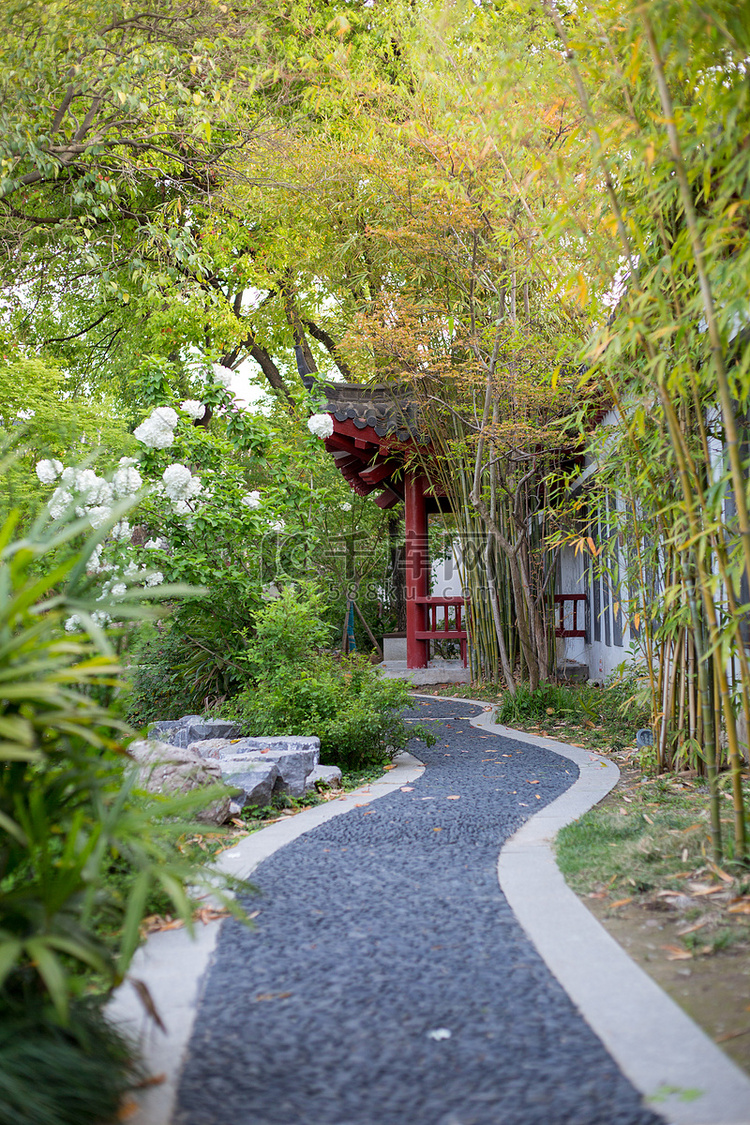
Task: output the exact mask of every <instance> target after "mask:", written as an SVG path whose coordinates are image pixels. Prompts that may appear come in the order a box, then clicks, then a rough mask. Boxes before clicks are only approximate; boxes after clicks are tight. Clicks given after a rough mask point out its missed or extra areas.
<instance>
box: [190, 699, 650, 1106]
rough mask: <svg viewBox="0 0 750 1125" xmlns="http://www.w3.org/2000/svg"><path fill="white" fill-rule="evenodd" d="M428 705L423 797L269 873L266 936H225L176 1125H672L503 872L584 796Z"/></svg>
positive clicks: (414, 795) (235, 928)
mask: <svg viewBox="0 0 750 1125" xmlns="http://www.w3.org/2000/svg"><path fill="white" fill-rule="evenodd" d="M480 710H481V709H480V708H479V707H476V708H472V707H470V706H468V705H467V704H458V703H440V702H435V703H428V704H422V705H417V706H416V708H415V712H414V714H415V715H418V717H419V718H420V719H425V718H431V719H436V720H440V721H439V722H438V723H436V726H435V730H436V733H437V734H438V738H439V741H438V742H437V743H436V744H435V745H434V746H433V747H432V748H430V749H429V750H427V749H425V747H424V745H423V744H422V743H417V744H416V745H415V748H414V752H415V753H416V754H417V755H418V756H419V757H420V758H421V759H422V760H423V761H424V762H425V763H426V764H427V769H426V771H425V773H424V774H423V776H422V777H421V778H420V779H419V780H418V781H417V782H415V783H414V786H413V787H411V788H410V791H408V792H404V791H401V792H398V793H395V794H393V795H392V796H389V797H384V798H383V799H381V800H379V801H377V802H376V803H375V804H373V805H371V806H370V807H369V808H367V809H364V808H363V809H361V810H360V809H357V810H355V811H354V812H350V813H348V814H347V815H346V816H342V817H337V818H335V819H334V820H332V821H330V822H328V823H326V824H324V825H322V826H320V827H319V828H317V829H315V830H313V831H312V832H310V833H309V834H307V835H305V836H303V837H301V838H300V839H299V840H297V841H296V842H294V843H292V844H289V845H288V846H287V847H285V848H282V850H281V851H280V852H278V853H277V854H276V855H274V856H273V857H271V859H269V860H266V861H265V863H263V865H262V866H261V867H260V869H259V870H258V873H257V875H256V876H255V877H254V878H255V882H256V883H257V885H258V886H259V887H260V889H261V891H262V897H261V898H254V899H253V900H252V903H251V909H253V910H258V909H259V910H260V914H259V915H258V917H257V919H256V926H257V928H256V929H255V930H248V929H246V928H244V927H242V926H240V925H238V924H237V923H236V922H234V921H233V920H228V921H227V922H226V923H225V924H224V927H223V929H222V932H221V936H220V939H219V944H218V949H217V953H216V956H215V959H214V963H213V965H212V967H211V969H210V972H209V975H208V978H207V982H206V986H205V989H204V996H203V999H202V1001H201V1004H200V1006H199V1009H198V1016H197V1020H196V1024H195V1030H194V1032H193V1036H192V1039H191V1042H190V1047H189V1052H188V1057H187V1062H186V1065H185V1067H184V1069H183V1073H182V1078H181V1081H180V1086H179V1091H178V1102H177V1110H176V1114H175V1118H174V1120H175V1122H176V1123H179V1125H658V1123H659V1122H661V1121H662V1119H661V1118H660V1117H657V1116H656V1115H655V1114H653V1113H652V1112H651V1111H650V1110H648V1109H646V1108H644V1107H643V1106H642V1104H641V1101H640V1097H639V1095H638V1094H637V1093H636V1091H635V1090H634V1089H633V1087H632V1086H631V1085H630V1083H629V1082H628V1081H627V1080H626V1079H625V1078H624V1077H623V1075H622V1074H621V1072H620V1071H619V1070H618V1068H617V1066H616V1065H615V1063H614V1062H613V1060H612V1059H611V1058H610V1056H609V1055H608V1054H607V1053H606V1051H605V1050H604V1047H603V1046H602V1045H601V1043H600V1042H599V1040H598V1039H597V1038H596V1037H595V1036H594V1034H593V1032H592V1031H591V1030H590V1029H589V1028H588V1026H587V1025H586V1024H585V1023H584V1021H583V1020H582V1018H581V1017H580V1016H579V1015H578V1013H577V1012H576V1010H575V1009H574V1007H573V1005H572V1004H571V1002H570V1000H569V999H568V997H567V996H566V994H565V993H564V992H563V991H562V989H561V988H560V986H559V985H558V984H557V982H556V980H555V979H554V978H553V977H552V976H551V975H550V973H549V971H548V970H547V968H546V967H545V965H544V964H543V962H542V961H541V959H540V958H539V957H538V956H537V954H536V952H535V950H534V948H533V947H532V945H531V944H530V942H529V941H528V939H527V938H526V936H525V934H524V933H523V931H522V930H521V928H520V926H519V925H518V923H517V922H516V921H515V918H514V916H513V914H512V913H511V911H510V908H509V907H508V905H507V903H506V901H505V899H504V898H503V895H502V893H501V891H500V889H499V886H498V882H497V876H496V862H497V855H498V852H499V850H500V847H501V846H502V843H503V841H504V840H505V839H507V837H508V836H510V835H512V833H513V832H514V831H515V830H516V828H518V826H519V825H520V824H521V823H522V821H523V820H524V819H525V818H526V817H527V816H530V815H531V814H532V813H534V812H536V811H537V810H538V809H539V808H541V807H542V806H543V805H545V804H548V803H549V802H550V801H552V800H553V799H554V798H555V797H557V796H558V795H559V794H560V793H562V792H563V791H564V790H565V789H566V788H567V787H568V785H570V784H571V783H572V782H573V780H574V779H575V776H576V767H575V766H574V765H573V764H572V763H571V762H569V761H566V760H565V759H563V758H560V757H558V756H557V755H556V754H553V753H551V752H550V751H547V750H543V749H541V748H539V749H537V748H535V747H531V746H528V745H524V744H522V743H517V742H513V741H512V740H508V739H504V738H501V737H499V736H497V735H488V734H482V733H481V732H479V731H477V730H476V729H475V728H473V727H471V726H470V725H469V721H468V718H469V717H470V716H471V715H473V714H476V713H478V712H479V711H480Z"/></svg>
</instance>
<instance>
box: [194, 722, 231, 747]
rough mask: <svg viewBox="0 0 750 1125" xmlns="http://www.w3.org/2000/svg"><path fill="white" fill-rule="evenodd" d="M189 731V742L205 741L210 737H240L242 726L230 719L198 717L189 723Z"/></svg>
mask: <svg viewBox="0 0 750 1125" xmlns="http://www.w3.org/2000/svg"><path fill="white" fill-rule="evenodd" d="M187 733H188V736H189V743H190V742H203V741H205V740H206V739H209V738H239V737H240V728H239V727H238V726H237V724H236V723H233V722H230V720H229V719H198V720H197V721H195V720H193V721H192V722H190V723H188V724H187ZM189 743H188V744H189Z"/></svg>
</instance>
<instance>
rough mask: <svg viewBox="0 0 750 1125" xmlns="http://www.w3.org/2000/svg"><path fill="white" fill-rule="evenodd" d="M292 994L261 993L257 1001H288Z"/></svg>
mask: <svg viewBox="0 0 750 1125" xmlns="http://www.w3.org/2000/svg"><path fill="white" fill-rule="evenodd" d="M291 995H292V994H291V992H259V993H258V995H257V996H256V997H255V999H256V1000H287V999H288V998H289V997H290V996H291Z"/></svg>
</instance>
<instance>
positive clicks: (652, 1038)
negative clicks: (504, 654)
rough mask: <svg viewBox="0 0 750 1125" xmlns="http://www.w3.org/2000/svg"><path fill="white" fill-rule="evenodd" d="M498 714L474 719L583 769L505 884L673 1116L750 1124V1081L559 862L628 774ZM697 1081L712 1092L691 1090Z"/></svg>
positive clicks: (537, 822) (544, 813)
mask: <svg viewBox="0 0 750 1125" xmlns="http://www.w3.org/2000/svg"><path fill="white" fill-rule="evenodd" d="M423 698H425V699H435V698H439V697H436V696H433V695H430V696H424V697H423ZM442 698H443V699H444V700H445V702H449V703H466V704H471V705H473V706H476V705H477V700H472V699H458V698H456V697H455V696H450V697H449V696H444V697H442ZM493 714H494V711H493V710H492V709H491V708H489V709H488V710H486V711H485V712H484V713H483V714H481V715H478V716H475V717H474V718H472V719H471V720H470V721H471V724H472V726H477V727H480V728H481V729H483V730H487V731H490V732H491V733H493V734H499V735H502V736H504V737H505V738H513V739H515V740H516V741H517V742H528V743H532V744H533V745H535V746H542V747H544V748H545V749H547V750H552V751H553V752H554V753H556V754H560V755H562V756H563V757H565V758H568V759H569V760H570V761H572V762H574V763H575V764H576V765H577V766H578V769H579V771H580V776H579V778H578V780H577V781H576V782H574V783H573V785H572V786H571V787H570V788H569V789H568V790H567V791H566V792H565V793H563V794H562V796H560V797H558V798H557V799H556V800H555V801H553V802H552V803H551V804H550V805H548V806H547V807H546V808H544V809H541V810H540V811H539V812H538V813H536V814H535V815H534V816H532V817H531V818H530V819H529V820H527V821H526V823H525V824H524V825H523V826H522V827H521V828H520V829H519V830H518V832H516V834H515V835H514V836H513V837H511V839H510V840H508V842H507V843H506V844H505V846H504V847H503V849H502V851H501V853H500V856H499V859H498V880H499V882H500V887H501V889H502V891H503V894H504V895H505V897H506V899H507V900H508V903H509V904H510V907H511V909H512V910H513V913H514V914H515V915H516V917H517V918H518V921H519V922H520V924H521V926H522V927H523V928H524V930H525V931H526V933H527V934H528V936H529V937H530V938H531V940H532V942H533V943H534V945H535V946H536V948H537V950H538V951H539V954H540V955H541V957H542V958H543V959H544V961H545V962H546V964H547V966H548V968H549V969H550V971H551V972H552V973H553V974H554V975H555V976H556V977H557V979H558V980H559V982H560V984H561V985H562V986H563V988H564V989H565V991H566V992H567V993H568V995H569V996H570V997H571V999H572V1000H573V1002H574V1003H575V1004H576V1006H577V1007H578V1009H579V1011H580V1012H581V1014H582V1016H583V1017H584V1019H585V1020H586V1022H587V1023H588V1024H589V1026H590V1027H591V1028H592V1030H593V1031H594V1032H595V1033H596V1034H597V1035H598V1037H599V1038H600V1039H601V1040H602V1042H603V1043H604V1045H605V1047H606V1048H607V1050H608V1051H609V1053H610V1054H611V1055H612V1057H613V1058H614V1059H615V1061H616V1062H617V1064H618V1066H619V1067H620V1069H621V1070H622V1071H623V1073H624V1074H625V1075H626V1076H627V1077H628V1078H629V1079H630V1081H631V1082H632V1083H633V1085H634V1086H635V1087H636V1089H638V1090H639V1091H640V1092H641V1093H642V1094H643V1095H644V1097H645V1099H646V1101H647V1103H648V1104H649V1105H650V1106H651V1107H652V1108H653V1109H654V1110H655V1111H656V1112H657V1113H661V1114H663V1115H664V1116H665V1117H666V1118H667V1119H668V1121H669V1122H670V1125H750V1080H749V1079H748V1078H747V1077H746V1076H745V1075H744V1074H743V1073H742V1071H741V1070H740V1069H739V1068H738V1067H737V1066H735V1064H734V1063H733V1062H732V1061H731V1059H729V1058H728V1057H727V1056H726V1055H725V1054H724V1052H723V1051H721V1050H720V1049H719V1047H717V1046H716V1044H715V1043H713V1042H712V1040H711V1039H709V1038H708V1036H707V1035H706V1034H705V1033H704V1032H703V1031H702V1030H701V1029H700V1028H699V1027H698V1025H697V1024H696V1023H694V1022H693V1020H691V1019H690V1017H689V1016H688V1015H687V1014H686V1013H685V1012H683V1010H682V1009H681V1008H680V1007H679V1006H678V1005H677V1004H676V1003H675V1002H674V1001H673V1000H672V999H671V998H670V997H669V996H668V995H667V994H666V992H664V991H662V989H661V988H660V987H659V986H658V985H657V984H656V983H655V982H654V981H653V980H652V979H651V977H649V976H648V975H647V974H646V973H645V972H644V971H643V970H642V969H641V968H640V967H639V966H638V965H637V964H636V963H635V961H633V960H631V958H630V957H629V956H628V955H627V953H626V952H625V951H624V949H623V948H622V947H621V946H620V945H619V944H618V943H617V942H616V941H615V940H614V938H612V937H611V936H610V935H609V934H608V933H607V931H606V930H605V929H604V927H603V926H601V925H600V923H599V922H598V921H597V920H596V918H595V917H594V916H593V914H591V912H590V911H589V910H587V908H586V907H585V906H584V905H583V903H582V902H581V901H580V900H579V899H578V897H577V896H576V895H575V894H574V892H573V891H571V890H570V888H569V887H568V885H567V883H566V882H565V879H564V878H563V875H562V873H561V872H560V869H559V868H558V866H557V863H556V861H555V857H554V853H553V850H552V841H553V840H554V837H555V836H556V834H557V832H558V831H559V830H560V829H561V828H562V827H564V825H566V824H569V823H570V822H571V821H573V820H576V819H577V818H578V817H579V816H581V815H582V814H583V813H584V812H586V811H587V810H588V809H590V808H592V807H593V805H595V804H597V803H598V802H599V801H601V800H602V799H603V798H604V797H606V795H607V793H609V791H610V790H611V789H612V788H613V787H614V785H615V784H616V782H617V780H618V778H619V776H620V771H619V770H618V768H617V766H616V765H615V764H614V763H613V762H610V761H608V760H607V759H604V758H601V757H600V756H599V755H597V754H594V753H592V752H590V751H587V750H581V749H578V748H577V747H575V746H570V745H568V744H567V743H564V742H558V741H557V740H556V739H552V738H541V737H538V736H537V735H531V734H527V733H525V732H524V731H517V730H513V729H512V728H510V727H505V726H501V725H500V724H498V723H495V722H493ZM670 1090H671V1091H672V1093H669V1092H668V1091H670ZM696 1090H700V1091H702V1094H701V1095H700V1096H695V1095H694V1093H693V1094H691V1093H690V1092H691V1091H693V1092H695V1091H696ZM654 1095H656V1098H654ZM685 1099H687V1100H685Z"/></svg>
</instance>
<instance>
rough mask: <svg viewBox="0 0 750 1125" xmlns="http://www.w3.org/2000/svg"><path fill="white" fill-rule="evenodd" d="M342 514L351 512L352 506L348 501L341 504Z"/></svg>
mask: <svg viewBox="0 0 750 1125" xmlns="http://www.w3.org/2000/svg"><path fill="white" fill-rule="evenodd" d="M339 507H340V508H341V511H342V512H351V510H352V506H351V504H350V503H349V501H348V500H344V502H343V504H339Z"/></svg>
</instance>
